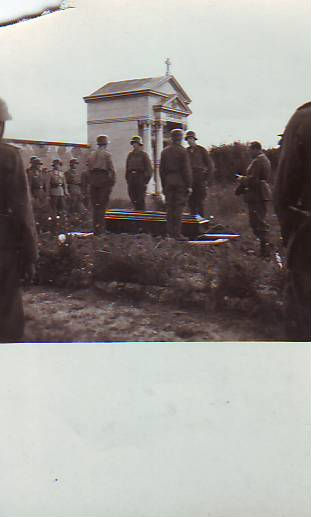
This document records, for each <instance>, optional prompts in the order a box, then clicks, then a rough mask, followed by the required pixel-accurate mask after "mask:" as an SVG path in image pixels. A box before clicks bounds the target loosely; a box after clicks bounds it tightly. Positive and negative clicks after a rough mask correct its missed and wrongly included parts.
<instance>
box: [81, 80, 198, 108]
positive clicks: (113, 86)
mask: <svg viewBox="0 0 311 517" xmlns="http://www.w3.org/2000/svg"><path fill="white" fill-rule="evenodd" d="M169 81H170V82H171V83H172V84H173V86H174V88H175V89H176V90H177V91H179V92H180V94H181V95H182V96H183V98H184V101H185V102H187V103H190V102H191V99H190V97H189V96H188V95H187V94H186V92H185V91H184V90H183V88H182V87H181V85H180V84H179V83H178V81H177V80H176V79H175V77H174V76H172V75H163V76H161V77H145V78H143V79H129V80H126V81H115V82H110V83H107V84H105V85H104V86H102V87H101V88H99V89H98V90H96V91H95V92H93V93H91V94H90V95H88V96H87V97H84V99H85V100H88V99H91V98H94V97H105V96H107V97H108V96H113V95H118V94H119V95H122V94H125V93H127V92H131V93H132V92H137V93H140V92H146V91H153V92H157V93H161V89H160V87H161V86H162V85H163V84H165V83H167V82H169Z"/></svg>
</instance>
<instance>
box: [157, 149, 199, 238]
mask: <svg viewBox="0 0 311 517" xmlns="http://www.w3.org/2000/svg"><path fill="white" fill-rule="evenodd" d="M160 178H161V183H162V187H163V192H164V195H165V198H166V205H167V233H168V235H169V236H170V237H173V238H179V237H180V236H181V226H182V213H183V210H184V208H185V205H186V203H187V199H188V190H189V188H191V185H192V172H191V166H190V160H189V154H188V152H187V151H186V149H184V147H183V146H182V145H181V143H178V142H174V141H173V143H172V144H171V145H169V146H167V147H166V148H165V149H163V151H162V153H161V161H160Z"/></svg>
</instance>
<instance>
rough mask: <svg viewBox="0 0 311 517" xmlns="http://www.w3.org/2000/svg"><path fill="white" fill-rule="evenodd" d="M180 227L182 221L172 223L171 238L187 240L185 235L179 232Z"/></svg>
mask: <svg viewBox="0 0 311 517" xmlns="http://www.w3.org/2000/svg"><path fill="white" fill-rule="evenodd" d="M181 228H182V223H181V221H174V225H173V235H172V236H173V238H174V239H175V240H176V241H187V240H188V239H187V237H185V236H184V235H183V234H182V233H181Z"/></svg>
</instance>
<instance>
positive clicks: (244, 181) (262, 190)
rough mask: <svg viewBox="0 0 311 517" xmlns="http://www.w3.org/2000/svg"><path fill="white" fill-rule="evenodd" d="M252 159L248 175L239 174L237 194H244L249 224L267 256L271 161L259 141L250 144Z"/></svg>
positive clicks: (268, 249) (264, 255)
mask: <svg viewBox="0 0 311 517" xmlns="http://www.w3.org/2000/svg"><path fill="white" fill-rule="evenodd" d="M249 148H250V152H251V156H252V161H251V162H250V164H249V166H248V167H247V170H246V176H239V177H238V180H239V181H240V185H239V187H238V189H237V190H236V194H238V195H239V194H243V195H244V200H245V201H246V203H247V205H248V215H249V224H250V226H251V228H252V230H253V232H254V234H255V236H256V237H258V239H259V240H260V254H261V256H262V257H266V256H267V255H269V253H270V248H271V245H270V243H269V237H268V236H269V225H268V224H267V223H266V214H267V205H268V202H269V201H272V193H271V190H270V186H269V183H268V181H269V179H270V176H271V163H270V160H269V158H268V157H267V156H266V155H265V154H264V153H263V151H262V148H261V144H260V143H259V142H252V143H251V144H250V146H249Z"/></svg>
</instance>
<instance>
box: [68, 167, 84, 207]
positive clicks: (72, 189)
mask: <svg viewBox="0 0 311 517" xmlns="http://www.w3.org/2000/svg"><path fill="white" fill-rule="evenodd" d="M78 165H79V160H77V159H76V158H72V159H71V160H70V162H69V169H68V170H67V171H66V172H65V178H66V183H67V186H68V192H69V196H70V200H69V211H70V213H72V214H73V213H79V214H81V213H82V212H84V211H85V206H84V204H83V194H82V174H81V171H79V169H78Z"/></svg>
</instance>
